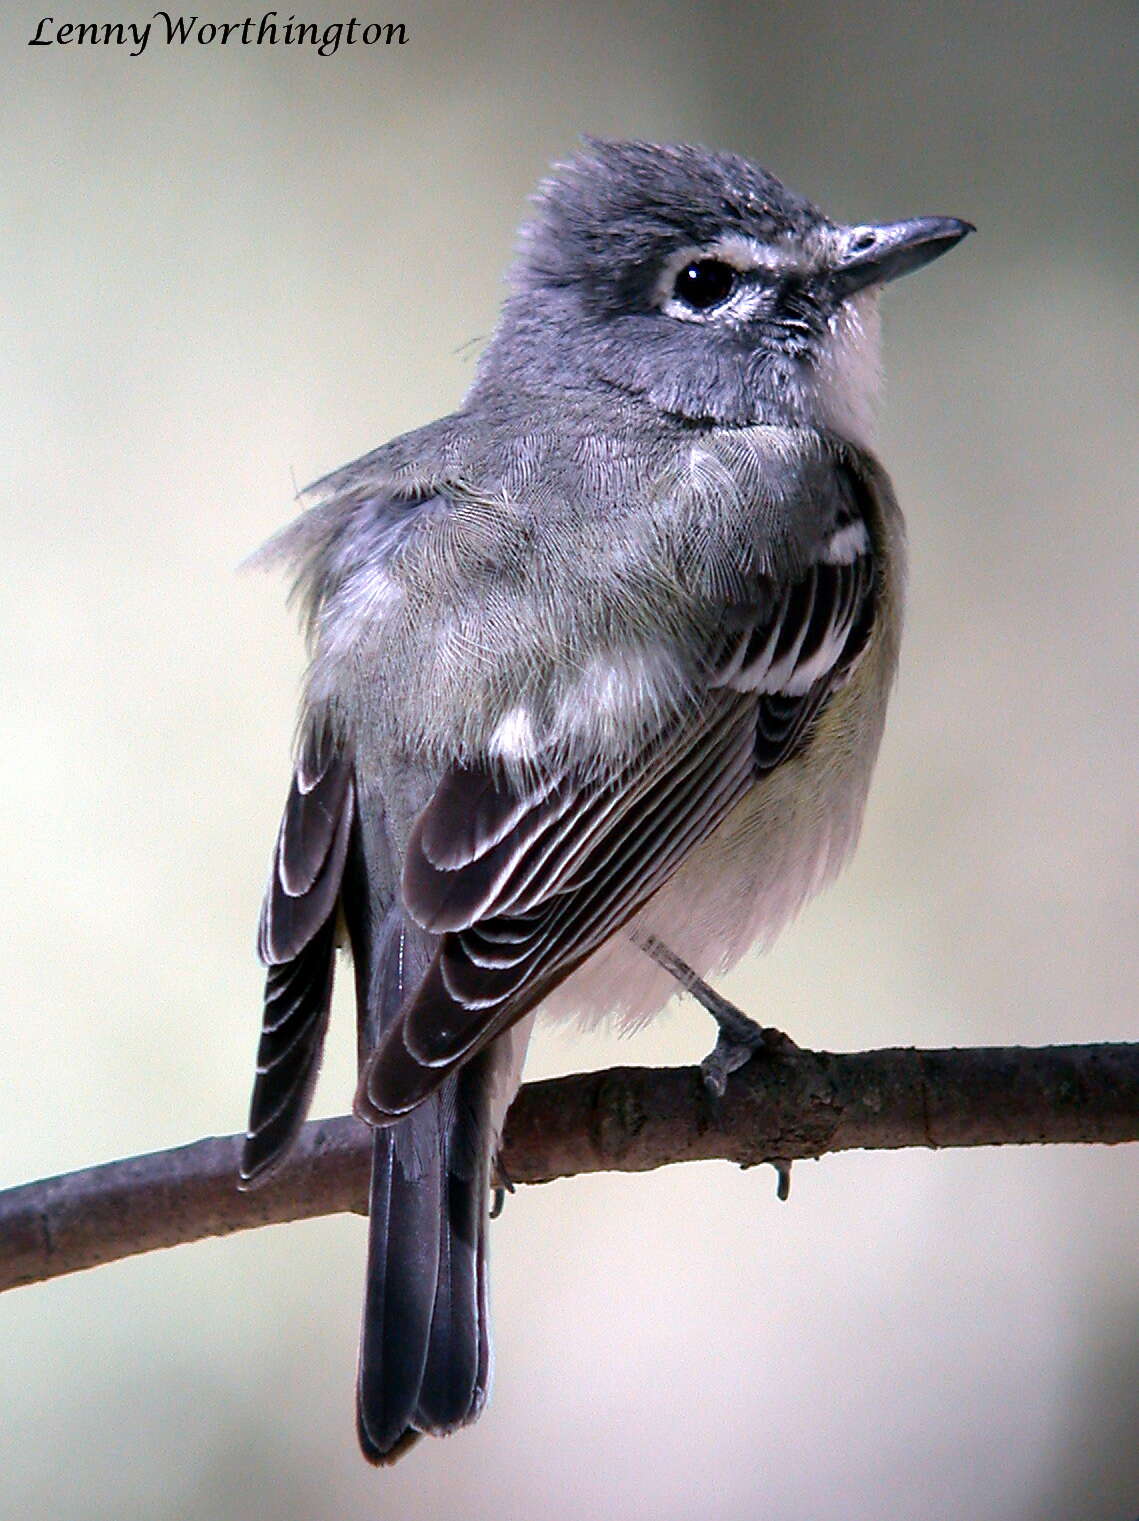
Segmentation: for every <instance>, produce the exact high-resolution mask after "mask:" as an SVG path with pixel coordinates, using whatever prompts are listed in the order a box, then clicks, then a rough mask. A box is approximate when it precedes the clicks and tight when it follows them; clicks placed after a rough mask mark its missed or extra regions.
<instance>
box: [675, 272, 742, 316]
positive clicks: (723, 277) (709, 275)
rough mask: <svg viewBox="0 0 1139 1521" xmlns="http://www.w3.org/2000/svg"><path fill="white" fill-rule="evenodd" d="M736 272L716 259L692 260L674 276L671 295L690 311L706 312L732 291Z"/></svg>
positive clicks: (725, 298)
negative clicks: (690, 309) (674, 281)
mask: <svg viewBox="0 0 1139 1521" xmlns="http://www.w3.org/2000/svg"><path fill="white" fill-rule="evenodd" d="M736 279H737V271H736V270H734V269H733V268H732V266H731V265H730V264H724V263H722V262H721V260H719V259H694V260H693V262H692V263H691V264H686V265H685V266H684V268H683V269H682V270H681V271H680V273H679V274H678V275H677V277H676V284H675V285H674V286H673V287H672V293H673V295H674V296H675V297H676V298H677V300H678V301H683V302H684V304H685V305H686V306H690V307H692V308H693V310H694V311H698V312H706V311H707V310H708V308H709V307H711V306H719V304H720V302H721V301H726V300H727V299H728V297H729V296H730V295H731V293H732V291H733V290H735V288H736Z"/></svg>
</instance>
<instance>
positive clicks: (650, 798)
mask: <svg viewBox="0 0 1139 1521" xmlns="http://www.w3.org/2000/svg"><path fill="white" fill-rule="evenodd" d="M875 579H876V578H875V570H874V552H873V545H872V540H871V534H870V530H869V528H868V526H867V522H866V521H865V518H864V516H863V515H862V513H861V512H860V510H859V507H858V493H857V492H856V491H855V490H853V489H852V488H849V487H848V488H847V489H845V490H843V491H840V492H836V510H835V512H834V513H833V514H832V515H831V516H830V517H829V519H828V520H827V521H826V526H825V531H824V532H821V533H820V537H819V542H818V544H817V547H816V552H815V554H814V556H813V557H811V558H810V559H809V563H807V564H806V566H805V567H800V568H799V569H798V571H797V572H796V573H793V574H788V575H787V576H786V577H785V578H784V580H783V581H782V582H778V581H775V580H774V579H772V578H768V580H767V582H766V584H764V585H762V586H761V587H759V588H758V589H757V595H756V597H755V599H754V601H753V602H752V603H751V604H749V606H748V607H746V608H737V609H734V610H733V611H732V613H731V615H730V616H729V617H727V618H726V619H725V622H724V625H723V627H722V628H721V629H720V631H719V633H718V635H717V639H716V647H715V649H714V650H713V651H711V652H710V658H709V676H708V690H707V693H706V696H705V699H704V700H703V701H702V702H701V703H700V704H699V706H698V708H697V710H696V711H695V712H693V713H692V714H691V715H690V716H689V717H688V718H687V719H686V720H685V721H684V722H682V723H680V724H678V725H677V726H676V727H675V728H674V730H673V732H671V733H669V734H668V735H665V736H663V737H661V736H658V737H656V738H655V739H654V740H653V741H652V742H651V743H647V744H646V746H645V748H644V749H643V751H642V752H641V753H640V754H639V755H637V756H636V757H635V758H634V759H633V760H632V761H630V762H629V763H628V764H627V765H626V766H625V767H624V769H623V770H621V771H620V772H619V773H618V774H616V775H613V776H610V777H607V778H601V779H599V778H597V777H595V776H593V775H591V774H590V773H589V772H588V771H587V772H583V773H582V774H575V773H574V772H573V771H572V770H571V769H568V768H562V769H552V770H550V771H549V772H547V773H545V774H540V775H538V776H537V777H536V778H535V779H534V780H533V782H532V784H531V785H529V786H526V787H521V786H519V785H518V784H517V782H516V781H514V780H512V779H511V777H510V776H509V775H508V773H507V772H506V770H505V768H504V767H503V766H502V765H501V763H499V762H495V761H491V760H486V761H484V762H482V763H477V764H466V765H456V766H453V767H451V769H449V770H448V771H447V772H446V773H445V774H444V776H443V778H442V779H441V781H440V783H439V785H438V787H437V789H436V791H435V793H434V795H433V796H432V798H431V800H430V801H429V803H428V804H427V806H426V808H425V809H424V810H423V812H422V813H421V814H420V816H419V818H418V820H417V821H416V824H415V826H414V828H413V830H412V833H411V837H410V840H409V844H408V850H407V855H406V858H405V861H404V868H403V880H402V887H403V897H404V903H405V906H406V909H407V912H408V913H409V914H410V915H411V917H412V918H413V919H415V920H416V921H417V922H418V923H419V924H421V925H422V926H423V927H424V928H426V929H428V930H431V931H433V932H435V933H437V934H439V935H440V936H441V940H440V942H439V946H438V949H437V951H436V954H435V957H434V959H433V960H432V962H431V965H430V967H429V968H428V971H427V974H426V976H425V977H424V979H423V981H422V982H421V984H420V985H419V987H418V988H417V989H416V990H415V991H414V992H413V993H412V994H411V995H410V996H409V997H408V999H407V1001H406V1002H405V1004H404V1006H403V1008H402V1009H401V1010H400V1012H399V1014H398V1015H397V1017H396V1019H395V1020H394V1021H393V1023H392V1024H391V1025H390V1026H389V1027H388V1028H387V1029H386V1030H385V1032H384V1035H383V1038H382V1039H381V1041H380V1043H379V1045H378V1047H377V1049H376V1051H375V1052H374V1053H373V1055H372V1057H371V1060H370V1061H369V1062H368V1063H367V1064H366V1065H365V1068H364V1071H363V1074H362V1077H361V1082H360V1088H359V1091H358V1094H357V1101H356V1102H357V1109H358V1112H359V1113H360V1114H361V1115H362V1116H363V1117H364V1118H365V1119H368V1120H370V1121H371V1122H372V1123H376V1124H383V1123H385V1122H389V1121H390V1120H391V1119H393V1118H394V1117H396V1116H398V1115H400V1114H404V1113H407V1112H408V1111H409V1110H411V1109H413V1108H414V1107H415V1106H416V1105H417V1104H418V1103H420V1102H421V1101H422V1100H423V1099H424V1098H425V1097H426V1096H427V1094H429V1093H430V1092H432V1090H433V1089H435V1088H436V1087H437V1086H438V1085H439V1084H440V1083H441V1082H442V1081H443V1079H444V1078H445V1077H446V1075H447V1073H448V1072H449V1071H450V1070H452V1069H453V1068H454V1067H455V1065H456V1064H458V1063H460V1062H462V1061H464V1060H466V1059H467V1058H468V1057H470V1056H471V1055H472V1054H473V1053H474V1052H475V1051H477V1050H479V1049H481V1048H482V1047H483V1046H484V1045H486V1044H487V1042H489V1041H490V1040H492V1039H493V1038H494V1037H495V1036H496V1035H498V1034H500V1033H501V1032H502V1031H503V1030H505V1029H506V1028H508V1027H509V1026H510V1025H511V1024H513V1023H514V1021H515V1020H517V1019H519V1018H521V1017H522V1015H523V1014H525V1013H526V1012H528V1011H529V1010H530V1009H532V1008H533V1007H534V1006H535V1004H537V1003H538V1002H540V1000H541V999H542V998H543V997H544V996H545V995H546V994H547V993H548V992H549V991H550V990H551V989H552V988H553V987H555V986H556V985H557V984H558V983H559V982H561V981H562V980H563V979H564V978H565V977H567V976H568V975H569V974H570V973H571V972H572V971H573V970H574V968H575V967H577V966H578V965H579V964H580V963H581V962H582V961H583V960H584V959H585V958H586V957H587V956H589V955H590V953H591V952H593V951H594V950H596V949H597V947H598V946H599V945H601V944H602V942H603V941H605V940H606V939H607V938H608V937H609V936H610V935H612V934H613V933H614V931H615V930H617V929H619V928H620V926H621V925H622V924H624V923H625V922H626V921H627V920H628V919H630V918H631V917H632V915H633V914H635V913H636V912H637V910H638V909H639V908H640V907H641V906H642V905H643V904H644V903H645V902H646V900H647V899H648V898H650V897H651V896H652V894H653V893H654V892H656V891H657V890H658V889H659V888H660V887H661V886H663V884H664V883H665V882H666V881H667V880H668V879H669V877H671V876H672V875H673V873H674V872H675V871H676V870H677V868H678V867H679V866H680V864H681V862H682V861H683V860H684V858H685V857H686V856H687V855H688V853H689V852H690V851H691V850H692V849H693V848H694V847H695V846H697V845H698V844H699V843H700V842H701V841H702V840H704V839H706V838H707V837H708V836H709V835H710V834H711V833H712V831H713V830H714V829H715V828H716V827H717V826H718V825H719V824H720V823H721V822H722V821H723V820H724V818H726V817H727V815H728V814H729V813H730V812H731V810H732V809H733V808H734V807H735V805H736V804H737V803H738V802H739V801H740V800H741V798H742V797H743V796H744V795H745V793H746V792H747V791H748V789H749V788H750V787H752V786H753V785H754V784H755V782H756V781H757V779H758V778H759V777H760V776H762V775H763V774H764V773H765V772H768V771H771V770H772V769H773V768H774V767H776V766H778V765H780V764H781V763H782V762H784V761H785V760H786V759H787V758H788V757H789V756H790V755H792V754H794V753H795V751H796V750H797V749H799V748H800V747H801V746H802V745H803V744H804V743H805V742H806V740H807V738H808V736H809V732H810V728H811V725H812V722H813V720H814V719H815V717H816V716H817V715H818V713H819V711H820V709H821V708H822V706H823V705H824V704H825V703H826V701H827V699H828V697H830V695H831V694H832V693H833V692H834V691H836V690H837V689H838V688H839V687H840V686H841V685H842V684H843V683H844V682H845V681H846V680H847V679H849V676H850V674H851V672H852V670H853V668H854V665H855V663H856V662H857V660H858V658H859V656H860V654H861V652H862V650H863V649H864V647H865V644H866V641H867V639H868V637H869V634H870V630H871V626H872V623H873V616H874V606H875Z"/></svg>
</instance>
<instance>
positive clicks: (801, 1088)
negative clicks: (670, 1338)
mask: <svg viewBox="0 0 1139 1521" xmlns="http://www.w3.org/2000/svg"><path fill="white" fill-rule="evenodd" d="M368 1135H369V1132H368V1130H367V1127H366V1126H364V1125H363V1124H362V1123H361V1122H360V1121H359V1120H356V1119H355V1118H353V1117H352V1116H350V1115H345V1116H343V1117H342V1118H339V1119H331V1120H313V1121H310V1122H309V1124H307V1125H306V1126H305V1127H304V1130H303V1132H302V1134H301V1137H300V1139H299V1141H298V1143H297V1146H296V1149H295V1151H294V1152H293V1154H292V1156H291V1157H290V1159H289V1161H288V1162H287V1163H286V1164H285V1165H284V1166H283V1167H282V1169H281V1170H280V1172H279V1173H278V1174H277V1175H276V1176H275V1177H274V1178H273V1180H272V1181H271V1182H270V1183H268V1184H266V1186H265V1187H263V1188H260V1189H257V1190H254V1191H252V1192H248V1193H241V1192H239V1191H238V1189H237V1184H236V1178H237V1159H238V1151H239V1148H240V1144H241V1139H240V1137H238V1136H225V1137H214V1138H210V1139H207V1140H202V1141H196V1142H194V1143H193V1144H192V1145H189V1146H180V1147H177V1148H175V1149H174V1150H172V1151H163V1152H156V1153H153V1154H152V1155H149V1156H141V1157H131V1158H128V1159H126V1160H124V1161H121V1162H111V1163H108V1164H106V1165H104V1166H101V1167H92V1168H88V1169H86V1170H84V1171H81V1172H74V1173H68V1174H66V1175H64V1176H62V1177H58V1178H47V1179H44V1180H42V1181H40V1182H36V1183H28V1184H25V1185H23V1186H22V1187H19V1188H12V1189H9V1190H8V1191H7V1192H5V1193H0V1289H2V1288H14V1287H16V1286H18V1285H20V1284H26V1283H33V1282H37V1281H39V1280H42V1279H46V1278H53V1277H56V1276H57V1275H59V1274H62V1273H71V1272H75V1271H77V1270H78V1269H80V1268H87V1267H95V1266H97V1265H98V1264H100V1263H104V1262H111V1261H113V1260H115V1259H117V1258H120V1257H127V1256H131V1255H133V1254H135V1253H137V1252H146V1251H152V1250H153V1249H154V1248H156V1247H163V1246H174V1245H177V1244H178V1243H180V1242H183V1241H195V1240H199V1239H201V1238H202V1237H205V1236H220V1235H225V1234H227V1233H228V1232H230V1231H236V1230H248V1229H250V1228H251V1227H253V1226H257V1225H267V1224H270V1223H274V1222H279V1221H285V1220H301V1219H306V1218H310V1217H312V1216H315V1215H327V1214H335V1213H337V1212H339V1211H342V1210H352V1211H355V1212H357V1213H364V1212H365V1211H366V1208H367V1173H368V1150H369V1148H368ZM1134 1140H1139V1044H1136V1045H1122V1044H1119V1045H1088V1046H1050V1047H1044V1048H1042V1049H1027V1048H1023V1047H1010V1048H981V1049H972V1050H945V1051H917V1050H913V1049H909V1048H906V1049H898V1050H885V1051H868V1052H859V1053H852V1054H846V1055H836V1054H833V1053H830V1052H822V1051H803V1050H790V1051H786V1052H780V1053H779V1054H778V1055H766V1056H761V1057H759V1058H757V1059H755V1060H753V1061H752V1062H750V1063H749V1064H748V1065H747V1066H746V1067H744V1068H743V1069H741V1070H740V1071H739V1072H737V1073H736V1074H734V1075H733V1077H732V1078H731V1080H730V1083H729V1085H728V1091H727V1094H726V1095H725V1097H724V1098H723V1099H722V1100H717V1099H714V1098H712V1097H711V1096H710V1094H709V1093H708V1091H707V1089H706V1088H705V1086H704V1084H703V1082H702V1079H701V1076H700V1072H699V1069H698V1068H695V1067H669V1068H644V1067H617V1068H613V1069H611V1070H609V1071H605V1072H588V1073H581V1074H578V1075H576V1076H572V1077H560V1078H553V1079H550V1080H548V1081H546V1082H539V1083H529V1084H527V1085H526V1086H525V1087H524V1088H523V1089H522V1090H521V1092H520V1093H519V1095H518V1097H517V1099H516V1100H515V1103H514V1106H513V1107H512V1109H511V1111H510V1115H509V1117H508V1120H507V1125H506V1134H505V1136H504V1138H503V1146H502V1153H501V1165H502V1171H503V1175H504V1177H506V1178H509V1179H510V1180H511V1181H512V1182H513V1183H543V1182H548V1181H549V1180H551V1179H553V1178H562V1177H570V1176H573V1175H575V1174H577V1173H586V1172H601V1171H619V1172H643V1171H647V1170H648V1169H650V1168H654V1167H662V1166H665V1165H666V1164H668V1163H671V1162H687V1161H696V1160H708V1159H711V1158H723V1159H724V1160H727V1161H730V1162H735V1163H738V1164H739V1165H740V1166H743V1167H751V1166H755V1165H756V1164H758V1163H760V1162H774V1163H775V1164H776V1165H777V1166H779V1167H780V1168H785V1166H786V1164H788V1163H790V1162H792V1161H794V1160H797V1159H799V1158H804V1157H821V1156H824V1155H825V1154H826V1153H827V1152H831V1151H849V1150H852V1149H858V1148H863V1149H882V1148H887V1149H890V1148H897V1147H902V1146H927V1147H940V1146H1008V1145H1022V1146H1023V1145H1032V1144H1039V1143H1043V1142H1053V1143H1054V1142H1083V1143H1088V1142H1093V1143H1102V1144H1114V1143H1117V1142H1121V1141H1134Z"/></svg>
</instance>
